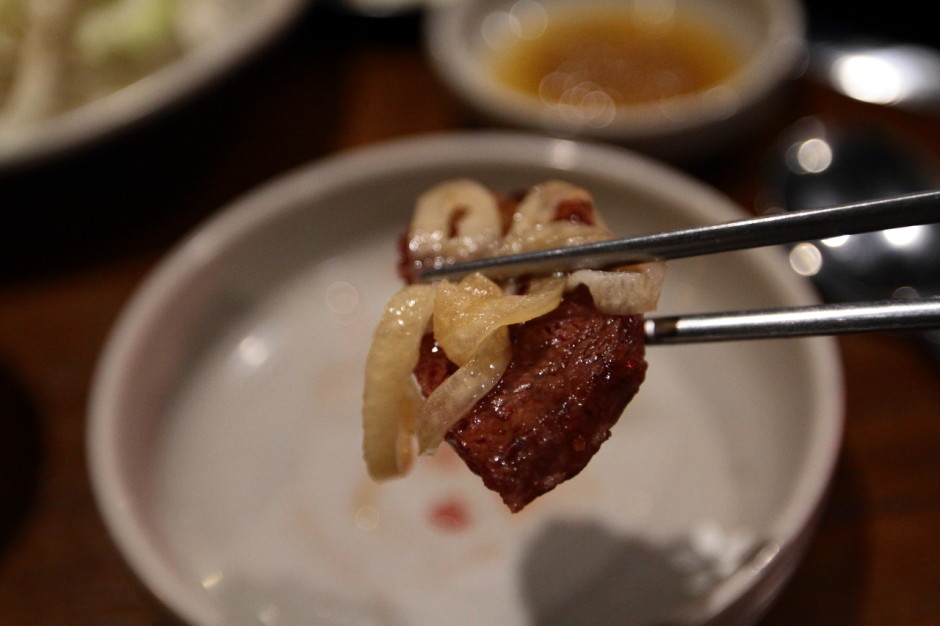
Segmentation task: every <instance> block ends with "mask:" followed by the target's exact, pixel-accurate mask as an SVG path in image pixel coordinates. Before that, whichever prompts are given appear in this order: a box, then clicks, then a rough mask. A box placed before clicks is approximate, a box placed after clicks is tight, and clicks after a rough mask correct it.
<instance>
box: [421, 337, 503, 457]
mask: <svg viewBox="0 0 940 626" xmlns="http://www.w3.org/2000/svg"><path fill="white" fill-rule="evenodd" d="M511 357H512V348H511V347H510V345H509V329H508V328H507V327H505V326H502V327H500V328H498V329H496V330H495V331H494V332H492V333H490V335H489V336H488V337H487V338H486V339H485V340H484V341H483V343H481V344H480V347H479V349H478V350H477V351H476V352H475V353H474V355H473V357H472V358H471V359H470V360H469V361H467V363H466V364H464V365H463V367H460V368H459V369H458V370H457V371H456V372H454V373H453V374H451V375H450V377H448V378H447V379H445V380H444V382H443V383H441V384H440V385H439V386H438V387H437V389H435V390H434V391H433V392H431V395H429V396H428V398H427V400H425V402H424V405H422V407H421V410H420V411H419V412H418V416H417V417H416V418H415V434H416V435H417V437H418V453H419V454H429V453H431V452H434V450H436V449H437V447H438V446H439V445H440V444H441V442H442V441H443V440H444V434H445V433H446V432H447V431H448V430H450V428H451V427H452V426H453V425H454V424H456V423H457V422H458V421H459V420H460V419H461V418H462V417H463V416H464V415H466V413H467V411H469V410H470V409H472V408H473V405H475V404H476V403H477V402H479V400H480V398H482V397H483V396H485V395H486V394H487V393H488V392H489V390H490V389H492V388H493V387H494V386H495V385H496V383H498V382H499V379H500V378H502V376H503V372H504V371H506V367H507V366H508V365H509V359H510V358H511Z"/></svg>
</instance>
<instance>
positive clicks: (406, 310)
mask: <svg viewBox="0 0 940 626" xmlns="http://www.w3.org/2000/svg"><path fill="white" fill-rule="evenodd" d="M612 237H613V235H612V233H610V231H609V230H608V229H607V227H606V225H605V224H604V222H603V219H602V217H601V216H600V215H599V213H598V212H597V209H596V207H595V206H594V201H593V199H592V197H591V195H590V194H589V193H588V192H587V191H586V190H584V189H581V188H579V187H575V186H573V185H570V184H568V183H565V182H561V181H547V182H544V183H542V184H539V185H536V186H534V187H532V188H530V189H528V190H526V191H525V192H523V193H519V194H515V195H502V194H499V193H496V192H493V191H491V190H489V189H487V188H485V187H484V186H482V185H481V184H479V183H477V182H474V181H471V180H465V179H460V180H451V181H447V182H444V183H441V184H440V185H438V186H436V187H434V188H432V189H430V190H428V191H427V192H425V193H424V194H422V195H421V196H420V197H419V198H418V200H417V203H416V207H415V211H414V215H413V217H412V220H411V223H410V224H409V226H408V230H407V232H406V233H405V235H404V236H403V238H402V242H401V243H402V245H401V258H400V265H399V273H400V275H401V276H402V278H403V279H404V281H405V283H406V286H405V287H404V288H403V289H402V290H401V291H399V292H398V293H397V294H395V295H394V296H393V297H392V298H391V300H390V301H389V303H388V305H387V306H386V310H385V313H384V316H383V318H382V320H381V322H380V323H379V326H378V328H377V330H376V333H375V337H374V339H373V344H372V347H371V350H370V353H369V356H368V359H367V363H366V374H365V391H364V395H363V429H364V441H363V450H364V456H365V460H366V464H367V467H368V470H369V473H370V475H371V476H372V477H373V478H375V479H386V478H392V477H395V476H401V475H403V474H405V473H407V471H408V470H409V468H410V467H411V465H412V463H413V461H414V456H415V451H417V453H418V454H423V453H430V452H433V451H434V450H435V449H436V448H437V447H438V446H439V445H440V444H441V443H442V442H445V441H446V442H447V443H448V444H449V445H450V446H452V447H453V448H454V450H455V451H456V452H457V453H458V455H459V456H460V457H461V458H462V459H463V460H464V462H465V463H466V464H467V466H468V467H469V468H470V469H471V470H472V471H474V472H475V473H477V474H479V475H480V476H481V477H482V479H483V482H484V484H485V485H486V486H487V487H489V488H490V489H493V490H494V491H496V492H498V493H499V494H500V496H501V497H502V498H503V501H504V502H505V503H506V505H507V506H508V507H509V508H510V510H512V511H514V512H515V511H519V510H521V509H522V508H523V507H525V506H526V505H527V504H528V503H529V502H531V501H532V500H533V499H535V498H536V497H538V496H540V495H542V494H544V493H545V492H547V491H550V490H551V489H553V488H554V487H555V486H557V485H558V484H559V483H561V482H563V481H565V480H567V479H569V478H571V477H573V476H575V475H576V474H578V473H579V472H580V471H581V470H582V469H583V468H584V467H585V466H586V464H587V463H588V461H589V460H590V459H591V457H592V456H593V455H594V454H595V453H596V452H597V451H598V449H599V448H600V446H601V444H602V443H603V442H604V441H605V440H606V439H607V438H608V437H609V436H610V428H611V427H612V426H613V425H614V424H615V423H616V422H617V420H618V419H619V417H620V415H621V414H622V412H623V410H624V408H625V407H626V405H627V404H628V403H629V402H630V400H631V399H632V398H633V396H634V395H635V394H636V392H637V390H638V389H639V387H640V385H641V383H642V382H643V379H644V376H645V372H646V367H647V365H646V361H645V359H644V341H643V317H642V316H643V313H645V312H647V311H650V310H653V309H655V307H656V303H657V300H658V298H659V291H660V288H661V285H662V281H663V276H664V269H665V268H664V265H663V264H662V263H646V264H642V265H634V266H629V267H622V268H617V269H616V270H611V271H599V270H577V271H573V272H566V273H556V274H551V275H544V276H537V277H535V276H516V277H513V278H511V279H506V280H501V281H494V280H492V279H490V278H487V277H485V276H483V275H482V274H478V273H474V274H470V275H468V276H465V277H463V278H461V279H460V280H459V281H458V282H451V281H448V280H441V281H439V282H437V283H435V284H421V283H419V282H417V281H418V278H419V275H420V273H421V272H422V270H424V269H426V268H429V267H438V266H441V265H444V264H449V263H453V262H456V261H466V260H472V259H477V258H484V257H492V256H500V255H507V254H518V253H522V252H529V251H534V250H542V249H549V248H558V247H562V246H570V245H577V244H583V243H588V242H593V241H603V240H607V239H611V238H612Z"/></svg>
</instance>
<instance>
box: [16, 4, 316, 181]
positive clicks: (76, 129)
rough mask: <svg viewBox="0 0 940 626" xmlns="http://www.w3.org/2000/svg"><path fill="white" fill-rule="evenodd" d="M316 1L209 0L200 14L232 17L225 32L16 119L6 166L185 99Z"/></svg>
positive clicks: (76, 146) (92, 140) (83, 142)
mask: <svg viewBox="0 0 940 626" xmlns="http://www.w3.org/2000/svg"><path fill="white" fill-rule="evenodd" d="M309 2H310V0H254V1H253V2H230V0H218V2H216V5H213V4H212V3H211V2H204V3H203V6H202V7H201V8H202V9H203V10H202V12H201V15H200V17H201V19H203V20H208V21H209V25H215V24H217V23H218V22H219V21H223V20H229V21H230V22H231V23H230V24H228V25H227V26H226V27H225V28H221V24H220V25H219V28H218V30H221V31H222V34H220V35H218V36H215V37H212V38H209V39H207V40H206V41H203V42H201V43H200V44H198V45H196V46H194V47H193V48H191V49H190V50H189V51H187V52H185V53H184V54H183V55H182V56H179V57H177V58H176V59H174V60H172V61H170V62H169V63H167V64H166V65H163V66H161V67H159V68H157V69H156V70H154V71H153V72H152V73H150V74H147V75H144V76H141V77H139V78H138V79H136V80H134V81H133V82H131V83H130V84H128V85H126V86H124V87H121V88H119V89H117V90H116V91H113V92H111V93H108V94H105V95H102V96H100V97H97V98H95V99H93V100H90V101H87V102H83V103H79V104H77V105H76V106H75V107H73V108H71V109H68V110H65V111H63V112H61V113H58V114H56V115H54V116H51V117H48V118H44V119H41V120H37V121H34V122H30V123H28V124H27V123H24V124H19V125H14V124H12V123H10V124H8V125H7V126H5V127H4V128H3V129H2V131H3V132H2V133H0V172H3V171H7V170H13V169H15V168H17V167H23V166H29V165H32V164H35V163H40V162H42V161H44V160H45V159H48V158H51V157H56V156H59V155H63V154H66V153H71V152H73V151H76V150H80V149H83V148H87V147H89V146H91V145H94V144H96V143H98V142H100V141H101V140H102V139H104V138H107V137H111V136H113V135H115V134H117V133H119V132H121V131H124V130H127V129H129V128H132V127H134V126H136V125H138V124H140V123H141V122H144V121H146V120H149V119H152V118H154V117H155V116H158V115H160V114H161V113H163V112H165V111H167V110H169V109H170V108H172V107H173V106H175V105H177V104H179V103H181V102H184V101H185V100H186V99H187V98H190V97H192V96H194V95H196V94H197V93H199V92H200V90H203V89H206V88H208V87H210V86H212V85H213V84H215V82H216V81H218V80H219V79H221V78H223V77H224V76H226V75H227V74H228V73H230V72H232V71H233V70H235V69H236V68H237V67H239V66H241V65H242V64H244V63H245V62H247V61H248V60H249V59H250V58H252V57H253V56H255V55H257V54H258V53H260V52H261V50H262V49H263V48H264V47H265V46H266V45H268V44H270V43H271V42H272V41H273V40H274V39H275V38H276V37H278V36H279V35H281V34H282V33H284V32H285V31H286V29H287V28H288V27H289V26H291V25H292V24H293V23H294V22H295V20H296V19H297V18H298V17H299V16H300V15H301V13H302V12H303V10H304V9H305V8H306V7H307V6H308V4H309ZM239 12H243V13H244V14H240V13H239ZM233 14H236V15H238V17H233ZM0 104H2V101H0Z"/></svg>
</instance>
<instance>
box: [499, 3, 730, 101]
mask: <svg viewBox="0 0 940 626" xmlns="http://www.w3.org/2000/svg"><path fill="white" fill-rule="evenodd" d="M542 17H543V18H544V20H543V21H542V23H541V24H539V25H538V26H537V27H534V28H527V27H526V26H525V25H524V24H522V25H520V28H518V29H517V30H518V32H517V36H516V37H513V38H512V39H511V40H509V41H508V42H505V43H506V45H500V46H498V48H499V50H498V51H497V52H496V53H495V54H493V57H492V69H493V71H494V73H495V75H496V76H497V77H498V79H499V80H501V81H502V82H504V83H505V84H507V85H509V86H510V87H512V88H514V89H516V90H518V91H520V92H523V93H526V94H529V95H531V96H535V97H538V98H539V99H541V100H542V101H543V102H546V103H549V104H553V105H571V106H585V107H589V108H591V107H593V108H598V107H600V108H603V107H605V106H606V107H607V108H610V109H613V108H614V107H616V106H621V105H629V104H640V103H651V102H656V101H661V100H664V99H668V98H673V97H676V96H681V95H683V94H689V93H692V92H696V91H704V90H707V89H708V88H710V87H712V86H714V85H717V84H718V83H720V82H722V81H724V80H726V79H727V78H728V77H729V76H731V75H732V74H733V73H734V72H735V71H737V70H738V68H739V67H740V65H741V64H740V62H739V60H738V58H739V57H738V55H736V51H735V47H734V45H733V42H730V41H728V39H729V37H728V35H726V34H723V33H721V32H719V31H718V30H717V28H716V27H714V26H710V25H709V24H707V23H704V22H703V20H701V19H695V16H694V15H686V14H685V13H684V12H683V11H673V12H672V13H671V14H670V15H666V16H663V17H660V18H658V19H647V17H645V16H643V15H640V14H638V13H637V12H635V11H630V10H623V9H617V8H611V7H601V6H598V7H595V8H591V9H588V10H587V11H585V10H583V9H579V10H577V11H573V10H570V11H563V10H551V11H550V12H548V13H547V14H544V13H543V14H542Z"/></svg>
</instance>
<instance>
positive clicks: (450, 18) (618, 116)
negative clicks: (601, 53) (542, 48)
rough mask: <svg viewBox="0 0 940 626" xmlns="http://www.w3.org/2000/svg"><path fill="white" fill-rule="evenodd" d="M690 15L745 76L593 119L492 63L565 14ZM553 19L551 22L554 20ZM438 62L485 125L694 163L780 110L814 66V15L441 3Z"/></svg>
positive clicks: (794, 1) (519, 1) (782, 5)
mask: <svg viewBox="0 0 940 626" xmlns="http://www.w3.org/2000/svg"><path fill="white" fill-rule="evenodd" d="M598 5H600V6H606V7H611V6H613V7H616V9H617V10H618V11H624V12H627V13H635V14H641V13H642V14H650V13H652V14H654V15H656V18H655V19H664V18H663V17H662V16H664V15H666V16H668V15H672V14H673V13H674V14H677V15H688V16H689V20H693V21H697V22H698V23H702V24H708V25H710V26H711V29H712V30H713V31H714V32H715V33H718V34H719V37H721V39H723V40H724V41H727V42H730V43H731V45H732V47H733V48H734V49H735V50H736V51H737V53H736V56H738V57H739V58H740V68H739V69H738V71H736V72H735V73H733V74H732V75H731V76H730V77H729V78H728V79H727V80H726V81H724V82H721V83H719V84H717V85H715V86H713V87H711V88H709V89H707V90H705V91H700V92H695V93H690V94H687V95H683V96H677V97H674V98H670V99H667V100H663V101H659V102H651V103H641V104H635V105H622V106H619V107H617V108H616V111H615V112H614V113H611V114H610V115H609V116H608V115H606V114H605V115H603V116H592V117H591V118H589V119H583V118H579V117H577V116H571V115H570V114H568V112H567V111H566V109H564V108H557V107H549V106H547V105H546V104H544V103H543V102H541V101H540V100H539V99H538V98H536V97H534V96H532V95H529V94H525V93H521V92H519V91H517V90H515V89H513V88H510V87H508V86H506V85H505V84H504V83H503V82H502V81H500V80H498V79H497V78H496V76H495V74H494V72H493V71H492V62H491V60H492V59H493V58H495V57H498V55H500V54H502V52H501V49H502V48H501V46H503V45H504V41H505V40H507V37H508V36H502V35H499V34H494V33H504V32H505V33H521V36H522V37H530V36H532V35H530V31H534V32H540V31H538V29H536V28H535V27H530V26H527V25H528V24H530V23H537V24H544V23H545V22H546V20H547V19H548V17H550V16H551V15H553V13H557V12H558V11H559V10H565V11H568V12H570V11H571V7H572V6H577V8H578V9H579V10H581V9H590V8H591V7H595V6H598ZM547 16H548V17H547ZM425 35H426V48H427V52H428V55H429V58H430V60H431V62H432V64H433V65H434V67H435V68H436V69H437V71H438V74H439V75H440V76H441V79H442V80H443V81H444V83H445V84H446V85H448V86H449V87H450V89H451V90H452V91H453V92H454V93H455V94H456V96H457V97H458V98H459V99H460V100H461V101H462V102H464V103H465V104H466V105H467V106H468V107H469V108H470V109H471V110H472V111H474V112H475V113H477V114H478V115H479V116H481V117H482V118H483V119H484V120H485V121H487V122H491V123H496V124H498V125H509V126H511V127H519V128H525V129H532V130H539V131H543V132H546V133H549V134H553V135H557V136H565V137H588V138H596V139H602V140H605V141H610V142H616V143H619V144H621V145H625V146H628V147H630V148H633V149H637V150H640V151H643V152H646V153H649V154H652V155H655V156H657V157H660V158H665V159H669V160H674V161H680V162H683V161H691V160H697V159H702V158H705V157H707V156H710V155H713V154H714V153H716V152H718V151H720V150H721V149H724V148H727V147H729V146H733V145H735V144H736V143H738V142H740V141H741V140H742V139H743V138H745V137H746V136H747V134H748V133H751V132H753V131H755V130H756V129H758V128H760V125H761V124H763V123H766V122H767V121H768V120H769V119H773V116H774V115H775V114H777V113H778V112H779V110H780V108H781V107H780V104H781V103H783V102H785V100H784V99H782V96H783V95H784V94H785V93H786V87H787V86H788V84H789V83H790V82H792V79H793V78H794V77H795V76H796V75H798V73H799V70H800V69H801V68H802V66H803V64H804V61H805V47H806V41H805V15H804V11H803V7H802V5H801V3H800V2H799V1H798V0H664V1H658V0H653V1H646V0H627V1H623V0H465V1H462V2H442V3H436V4H432V5H431V8H430V9H429V15H428V20H427V24H426V29H425Z"/></svg>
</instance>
